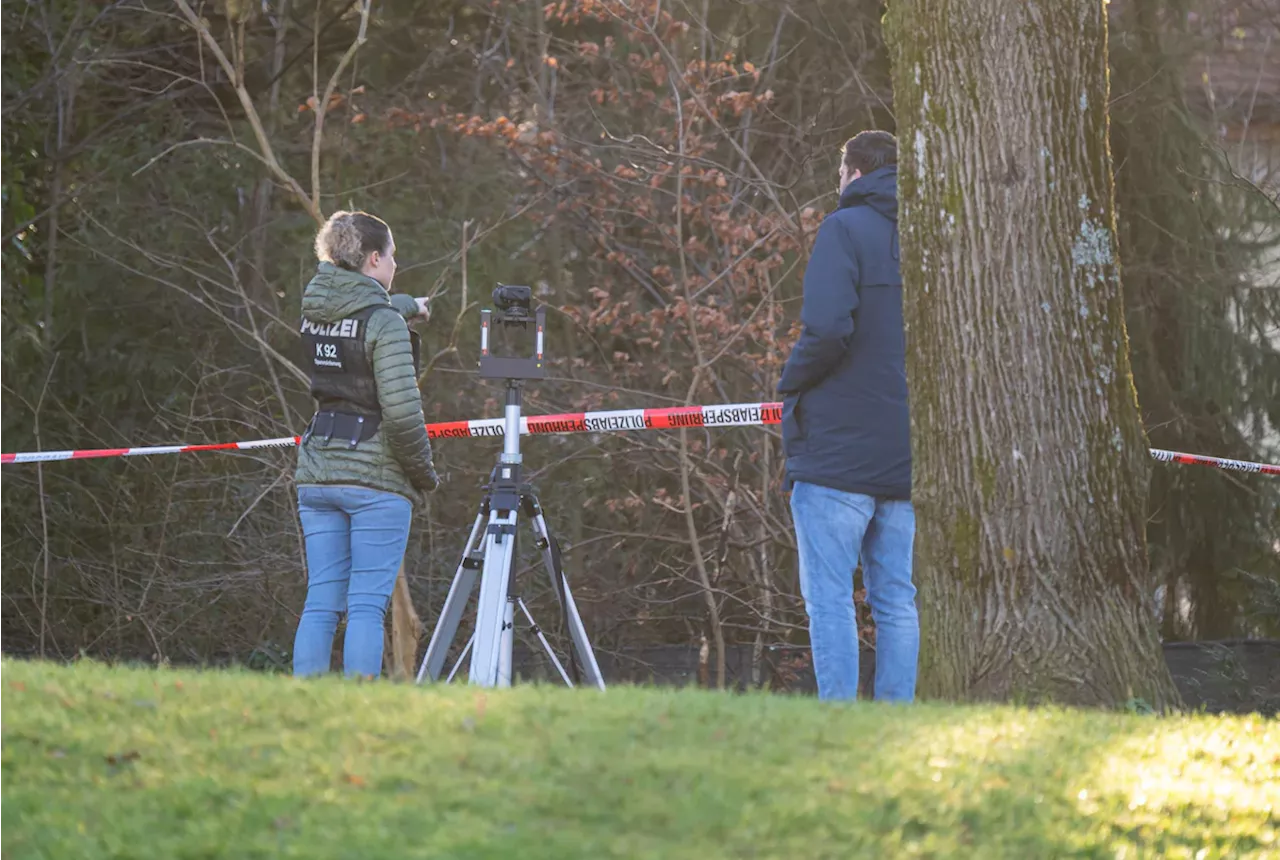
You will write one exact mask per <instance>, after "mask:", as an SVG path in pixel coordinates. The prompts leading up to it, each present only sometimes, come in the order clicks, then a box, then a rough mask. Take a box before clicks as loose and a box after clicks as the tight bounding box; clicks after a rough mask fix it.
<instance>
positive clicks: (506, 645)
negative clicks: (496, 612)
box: [498, 597, 516, 687]
mask: <svg viewBox="0 0 1280 860" xmlns="http://www.w3.org/2000/svg"><path fill="white" fill-rule="evenodd" d="M515 606H516V604H515V601H514V600H512V599H511V598H510V597H508V598H507V608H506V611H505V612H504V613H503V614H502V635H501V636H500V637H499V641H500V642H501V645H500V647H499V648H498V686H499V687H510V686H511V651H512V648H513V646H514V645H515V638H516V636H515V633H516V618H515V614H516V613H515Z"/></svg>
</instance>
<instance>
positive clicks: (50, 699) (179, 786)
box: [0, 661, 1280, 860]
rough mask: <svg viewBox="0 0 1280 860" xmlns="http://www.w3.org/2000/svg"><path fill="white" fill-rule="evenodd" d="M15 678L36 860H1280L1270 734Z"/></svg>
mask: <svg viewBox="0 0 1280 860" xmlns="http://www.w3.org/2000/svg"><path fill="white" fill-rule="evenodd" d="M2 668H3V672H2V675H0V684H2V694H3V836H4V840H3V854H4V857H5V858H13V860H17V858H27V857H50V858H54V857H56V858H81V857H157V858H187V857H237V858H239V857H246V858H247V857H307V858H321V857H351V858H381V857H388V858H409V857H442V858H446V857H459V858H463V857H465V858H471V857H477V858H486V857H495V858H497V857H501V858H504V860H510V859H511V858H519V860H525V859H526V858H578V857H582V858H605V857H626V858H664V860H666V858H720V857H733V858H749V857H770V858H826V857H831V858H861V857H873V858H896V857H979V858H997V857H1010V858H1019V860H1027V859H1028V858H1040V857H1054V858H1057V857H1106V858H1117V857H1129V858H1138V857H1170V858H1177V857H1187V858H1215V857H1232V858H1236V857H1277V856H1280V834H1277V830H1278V829H1280V826H1278V825H1277V822H1276V817H1275V816H1276V815H1277V814H1280V782H1278V780H1280V725H1278V724H1277V723H1276V722H1275V721H1268V720H1263V719H1261V718H1257V717H1254V718H1247V717H1239V718H1229V717H1228V718H1218V717H1207V716H1186V717H1170V718H1163V717H1154V716H1140V715H1133V714H1112V713H1098V712H1086V711H1073V710H1062V709H1019V708H1006V707H950V706H943V705H932V704H929V705H914V706H911V707H901V706H898V707H893V706H884V705H876V704H859V705H856V706H847V705H846V706H834V705H828V704H823V703H819V702H817V701H816V700H813V699H804V698H797V697H788V696H776V695H775V696H770V695H765V694H753V695H746V696H740V695H729V694H715V693H711V692H706V691H694V690H686V691H675V690H669V689H639V688H621V687H618V688H612V689H610V690H609V691H608V692H606V693H603V694H602V693H599V692H597V691H593V690H566V689H563V688H559V687H532V686H523V687H516V688H513V689H510V690H503V691H494V690H489V691H482V690H477V689H475V688H467V687H465V686H456V685H455V686H449V687H443V686H428V687H413V686H409V685H394V684H390V683H385V682H382V683H375V684H368V683H366V684H356V683H347V682H343V681H342V680H340V679H337V678H332V679H324V680H313V681H305V682H304V681H298V680H294V679H292V678H288V677H282V676H271V675H262V674H254V673H250V672H213V671H209V672H198V671H170V670H146V669H124V668H109V667H105V666H102V665H99V664H93V663H80V664H78V665H75V666H71V667H66V666H57V665H51V664H38V663H25V662H16V661H4V662H3V664H2Z"/></svg>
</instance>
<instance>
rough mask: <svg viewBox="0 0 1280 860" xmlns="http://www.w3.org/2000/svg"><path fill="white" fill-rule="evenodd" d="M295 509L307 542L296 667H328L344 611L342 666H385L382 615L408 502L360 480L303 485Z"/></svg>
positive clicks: (349, 670) (353, 669)
mask: <svg viewBox="0 0 1280 860" xmlns="http://www.w3.org/2000/svg"><path fill="white" fill-rule="evenodd" d="M298 515H299V518H300V519H301V520H302V533H303V536H304V539H305V542H306V547H307V602H306V605H305V606H304V607H303V610H302V620H301V621H299V622H298V632H297V635H296V636H295V637H294V641H293V673H294V674H295V675H319V674H322V673H325V672H328V671H329V668H330V666H329V656H330V654H331V653H332V651H333V634H334V632H335V631H336V630H337V629H338V616H339V615H340V614H341V613H342V612H344V611H345V612H346V613H347V633H346V638H345V640H344V642H343V646H342V663H343V670H344V673H345V674H346V675H347V676H348V677H350V676H353V675H361V676H365V677H377V676H378V675H380V674H381V673H382V640H383V620H384V619H385V617H386V612H387V603H388V602H389V601H390V599H391V590H392V588H394V587H395V584H396V574H397V573H398V572H399V570H400V562H401V560H403V558H404V551H405V546H406V545H407V544H408V542H409V525H410V521H411V520H412V518H413V504H412V503H411V502H410V501H409V500H408V499H406V498H405V497H404V496H401V495H397V494H396V493H387V492H382V491H380V490H371V489H366V488H364V487H352V486H339V485H332V486H330V485H325V486H319V485H304V486H300V487H299V488H298Z"/></svg>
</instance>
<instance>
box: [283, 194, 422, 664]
mask: <svg viewBox="0 0 1280 860" xmlns="http://www.w3.org/2000/svg"><path fill="white" fill-rule="evenodd" d="M315 250H316V256H317V257H318V258H319V266H318V268H317V270H316V274H315V277H313V278H312V279H311V282H310V283H308V284H307V286H306V289H305V290H304V291H303V294H302V324H301V327H300V332H299V333H300V334H301V337H302V341H303V349H304V357H305V366H306V368H307V370H308V371H309V374H310V377H311V396H312V397H313V398H314V399H315V400H316V413H315V415H314V417H313V418H312V419H311V423H310V424H309V425H308V426H307V429H306V432H305V433H304V434H303V437H302V440H301V444H300V445H299V447H298V465H297V472H296V475H295V482H296V484H297V486H298V513H299V517H300V519H301V521H302V531H303V536H304V541H305V545H306V558H307V599H306V605H305V606H304V608H303V610H302V618H301V620H300V621H299V623H298V631H297V635H296V637H295V639H294V646H293V671H294V674H295V675H316V674H321V673H325V672H328V671H329V668H330V660H329V657H330V653H331V652H332V649H333V637H334V633H335V632H336V630H337V626H338V618H339V615H340V614H341V613H342V612H344V611H345V612H346V613H347V630H346V637H345V641H344V643H343V669H344V672H345V674H346V675H348V676H362V677H376V676H378V675H379V674H380V673H381V671H382V649H383V622H384V618H385V616H386V610H387V604H388V602H389V601H390V598H391V591H392V588H393V587H394V585H395V580H396V574H397V572H398V571H399V568H400V563H401V560H402V559H403V557H404V552H405V547H406V545H407V544H408V540H409V525H410V522H411V520H412V517H413V507H414V502H416V501H421V500H422V498H423V494H425V493H430V492H432V491H434V490H435V489H436V487H437V486H438V485H439V478H438V477H437V476H436V472H435V468H434V466H433V463H432V458H431V442H430V440H429V439H428V438H427V430H426V426H425V425H426V420H425V418H424V417H423V413H422V396H421V394H420V393H419V391H418V372H419V369H418V336H417V334H416V333H414V332H411V331H410V330H409V326H408V322H407V320H414V321H424V320H426V319H428V318H429V311H428V309H427V303H426V300H425V299H414V298H412V297H409V296H405V295H399V294H397V295H391V294H390V293H389V292H388V291H389V289H390V287H391V281H392V279H393V278H394V277H395V272H396V260H395V241H394V239H393V238H392V235H391V228H389V227H388V226H387V224H386V222H384V221H383V220H382V219H380V218H376V217H374V216H373V215H369V214H368V213H365V212H335V213H333V215H332V217H330V218H329V220H328V221H327V222H326V223H325V224H324V226H323V227H322V228H321V229H320V232H319V233H318V234H317V236H316V242H315Z"/></svg>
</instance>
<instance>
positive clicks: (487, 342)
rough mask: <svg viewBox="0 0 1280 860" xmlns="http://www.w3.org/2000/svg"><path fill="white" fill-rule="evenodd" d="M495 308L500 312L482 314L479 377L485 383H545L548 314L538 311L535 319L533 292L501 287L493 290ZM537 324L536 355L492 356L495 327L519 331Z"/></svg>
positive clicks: (526, 288) (529, 288)
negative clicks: (545, 345) (497, 325)
mask: <svg viewBox="0 0 1280 860" xmlns="http://www.w3.org/2000/svg"><path fill="white" fill-rule="evenodd" d="M493 304H494V305H495V307H496V308H497V310H490V309H488V308H485V309H484V310H482V311H481V312H480V362H479V364H480V376H482V377H483V378H485V379H543V378H545V377H546V375H547V374H546V369H545V368H544V365H543V351H542V350H543V338H544V336H545V333H546V330H547V314H546V310H545V309H544V308H542V307H539V308H538V309H537V311H535V312H534V313H533V314H532V315H531V314H530V309H531V307H532V304H533V288H532V287H527V286H522V285H514V284H498V286H497V287H495V288H494V290H493ZM530 322H532V323H534V326H535V327H534V349H533V355H531V356H529V357H528V358H524V357H521V356H500V355H494V354H493V337H492V335H493V325H494V323H498V324H500V325H501V326H502V327H503V328H504V329H506V328H509V327H519V328H522V329H527V328H528V326H529V323H530Z"/></svg>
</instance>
